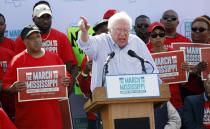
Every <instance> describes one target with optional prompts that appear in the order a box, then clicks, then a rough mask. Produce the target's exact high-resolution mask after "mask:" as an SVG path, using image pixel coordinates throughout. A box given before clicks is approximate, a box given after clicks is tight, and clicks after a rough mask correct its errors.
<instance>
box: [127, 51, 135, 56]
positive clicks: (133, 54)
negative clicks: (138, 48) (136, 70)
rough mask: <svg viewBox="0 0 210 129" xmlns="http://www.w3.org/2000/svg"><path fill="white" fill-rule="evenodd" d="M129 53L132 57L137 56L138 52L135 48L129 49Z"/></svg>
mask: <svg viewBox="0 0 210 129" xmlns="http://www.w3.org/2000/svg"><path fill="white" fill-rule="evenodd" d="M128 55H130V56H131V57H136V53H135V52H134V51H133V50H128Z"/></svg>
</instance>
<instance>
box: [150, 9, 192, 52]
mask: <svg viewBox="0 0 210 129" xmlns="http://www.w3.org/2000/svg"><path fill="white" fill-rule="evenodd" d="M160 22H161V23H162V24H163V25H164V27H165V31H166V41H165V43H164V45H165V46H166V47H171V43H175V42H191V41H190V40H189V39H188V38H186V37H184V36H183V35H181V34H180V33H177V32H176V28H177V26H178V25H179V19H178V14H177V13H176V12H175V11H174V10H166V11H165V12H164V13H163V16H162V18H161V19H160ZM147 47H148V48H149V49H152V44H148V45H147Z"/></svg>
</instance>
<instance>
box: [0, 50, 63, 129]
mask: <svg viewBox="0 0 210 129" xmlns="http://www.w3.org/2000/svg"><path fill="white" fill-rule="evenodd" d="M61 64H63V62H62V60H61V59H60V58H59V57H58V56H57V54H53V53H51V52H47V51H46V52H45V54H44V56H42V57H40V58H33V57H32V56H31V55H29V54H28V53H27V52H26V50H25V51H23V52H21V53H19V54H18V55H16V56H14V58H13V59H12V61H11V62H10V65H9V67H10V68H9V69H8V71H7V73H6V75H5V77H4V79H3V89H7V88H8V87H9V86H11V85H12V84H13V83H14V82H15V81H16V80H17V70H16V69H17V68H19V67H33V66H49V65H61ZM16 97H17V96H16ZM15 104H16V112H15V117H16V118H15V124H16V126H17V128H18V129H62V118H61V112H60V107H59V103H58V100H42V101H31V102H17V98H16V103H15Z"/></svg>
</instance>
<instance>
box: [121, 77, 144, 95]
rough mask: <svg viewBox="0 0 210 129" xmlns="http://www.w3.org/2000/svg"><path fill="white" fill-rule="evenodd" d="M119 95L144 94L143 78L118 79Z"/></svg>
mask: <svg viewBox="0 0 210 129" xmlns="http://www.w3.org/2000/svg"><path fill="white" fill-rule="evenodd" d="M119 82H120V94H131V93H145V92H146V89H145V78H144V77H135V76H131V77H120V78H119Z"/></svg>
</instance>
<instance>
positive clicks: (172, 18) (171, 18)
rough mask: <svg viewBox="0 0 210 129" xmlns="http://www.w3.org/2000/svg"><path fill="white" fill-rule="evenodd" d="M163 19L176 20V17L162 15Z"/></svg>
mask: <svg viewBox="0 0 210 129" xmlns="http://www.w3.org/2000/svg"><path fill="white" fill-rule="evenodd" d="M163 19H164V20H166V21H168V20H171V21H176V20H177V18H176V17H163Z"/></svg>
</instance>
